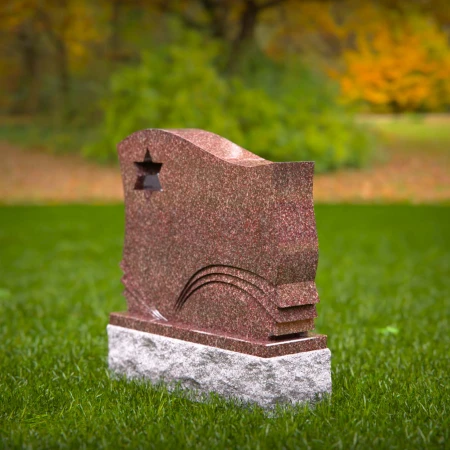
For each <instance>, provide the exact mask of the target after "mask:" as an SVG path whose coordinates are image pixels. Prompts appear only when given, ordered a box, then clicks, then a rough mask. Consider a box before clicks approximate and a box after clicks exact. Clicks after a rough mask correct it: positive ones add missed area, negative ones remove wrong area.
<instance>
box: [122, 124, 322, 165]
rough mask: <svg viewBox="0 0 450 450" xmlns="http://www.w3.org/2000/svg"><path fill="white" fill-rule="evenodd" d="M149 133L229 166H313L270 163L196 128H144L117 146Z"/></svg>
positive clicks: (213, 134) (298, 162)
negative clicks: (168, 137) (179, 141)
mask: <svg viewBox="0 0 450 450" xmlns="http://www.w3.org/2000/svg"><path fill="white" fill-rule="evenodd" d="M142 133H151V134H155V137H156V136H157V135H161V134H167V135H172V136H176V137H178V138H179V139H182V140H184V141H186V142H188V143H190V144H191V145H194V146H195V147H197V148H198V149H200V150H203V151H205V152H207V153H209V154H210V155H212V156H215V157H216V158H218V159H220V160H222V161H226V162H228V163H230V164H235V165H239V166H264V165H269V164H293V163H295V164H305V163H306V164H311V165H312V166H314V162H313V161H295V162H293V163H292V162H291V163H289V162H287V163H283V162H276V163H275V162H272V161H268V160H267V159H264V158H261V157H260V156H258V155H256V154H254V153H252V152H250V151H248V150H246V149H245V148H243V147H241V146H239V145H237V144H235V143H234V142H231V141H230V140H228V139H226V138H224V137H222V136H219V135H218V134H215V133H212V132H211V131H205V130H201V129H198V128H173V129H163V128H145V129H143V130H140V131H136V132H134V133H132V134H130V135H129V136H128V137H126V138H125V139H124V140H122V141H121V142H120V143H119V144H118V148H119V149H120V148H121V147H122V146H123V145H124V144H126V142H127V141H128V140H130V139H133V138H134V137H136V136H137V135H139V134H142Z"/></svg>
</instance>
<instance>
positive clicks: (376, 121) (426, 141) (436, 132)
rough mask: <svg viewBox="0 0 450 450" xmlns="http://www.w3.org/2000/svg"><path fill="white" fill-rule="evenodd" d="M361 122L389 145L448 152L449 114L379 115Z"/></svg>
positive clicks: (449, 138) (449, 135)
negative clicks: (436, 115)
mask: <svg viewBox="0 0 450 450" xmlns="http://www.w3.org/2000/svg"><path fill="white" fill-rule="evenodd" d="M363 122H365V123H367V124H369V125H371V126H372V127H373V128H374V129H375V130H377V131H378V132H380V133H381V136H382V137H384V138H385V139H386V141H387V145H388V146H389V145H390V146H399V145H400V146H401V147H402V148H411V149H412V150H421V151H427V150H443V151H448V152H450V115H448V116H442V117H436V119H435V120H433V117H430V118H429V120H427V117H426V116H399V117H392V116H391V117H387V118H383V117H380V116H377V117H374V118H372V119H371V118H370V116H369V117H367V118H365V119H364V120H363Z"/></svg>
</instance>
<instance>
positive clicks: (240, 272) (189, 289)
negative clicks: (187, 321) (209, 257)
mask: <svg viewBox="0 0 450 450" xmlns="http://www.w3.org/2000/svg"><path fill="white" fill-rule="evenodd" d="M223 269H230V270H231V271H235V272H236V273H235V274H230V273H226V272H224V271H223ZM208 270H214V272H210V273H206V274H205V275H202V273H203V272H206V271H208ZM248 275H252V276H253V277H255V278H257V279H258V280H259V281H260V282H262V283H260V284H262V285H263V286H262V287H261V286H258V285H257V284H255V283H254V282H253V281H250V280H248V279H246V278H248ZM214 276H221V277H226V278H229V279H231V280H229V281H220V280H214V281H207V282H204V283H202V284H201V285H200V286H197V287H195V288H194V286H195V285H196V284H197V283H198V282H199V281H201V280H205V279H208V278H211V277H214ZM234 280H238V281H240V282H241V283H244V285H245V286H248V287H252V288H255V289H257V290H258V291H259V292H260V293H261V294H262V296H265V295H267V294H268V293H269V292H270V291H272V289H273V288H272V287H271V285H270V283H269V282H268V281H267V280H266V279H264V278H263V277H261V276H260V275H258V274H255V273H253V272H251V271H249V270H246V269H240V268H238V267H234V266H227V265H210V266H206V267H203V268H201V269H200V270H197V271H196V272H195V273H194V274H193V275H192V276H191V277H190V278H189V280H188V282H187V283H186V285H185V286H184V288H183V289H182V291H181V293H180V295H179V297H178V299H177V301H176V303H175V308H176V309H177V310H180V309H181V308H182V307H183V305H184V304H185V303H186V301H187V299H188V298H189V297H190V296H191V295H192V294H193V293H194V292H196V291H198V290H199V289H200V288H202V287H203V286H206V285H208V284H211V283H221V284H226V285H229V286H233V287H235V288H237V289H240V290H241V291H243V292H245V293H246V294H248V295H250V296H251V297H252V298H253V299H254V300H256V301H258V302H260V301H259V299H258V298H257V297H256V296H255V295H253V294H252V293H251V292H249V291H248V290H246V289H244V288H242V287H240V286H238V285H236V284H235V283H234V282H233V281H234ZM267 291H269V292H267Z"/></svg>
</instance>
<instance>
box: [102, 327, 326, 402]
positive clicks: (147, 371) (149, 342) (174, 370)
mask: <svg viewBox="0 0 450 450" xmlns="http://www.w3.org/2000/svg"><path fill="white" fill-rule="evenodd" d="M107 330H108V339H109V355H108V363H109V367H110V369H111V370H112V371H113V372H115V373H117V374H121V375H125V376H126V377H128V378H143V379H148V380H149V381H151V382H152V383H159V382H164V383H167V385H168V387H169V388H173V387H175V386H180V387H181V388H183V389H188V390H189V391H191V392H194V393H195V394H208V393H212V392H214V393H217V394H219V395H221V396H223V397H226V398H234V399H238V400H240V401H243V402H250V403H257V404H259V405H260V406H262V407H265V408H272V407H274V406H275V405H276V404H280V403H281V404H282V403H290V404H297V403H305V402H309V403H314V402H316V401H318V400H320V399H321V398H323V396H324V395H325V394H331V352H330V350H329V349H327V348H326V349H320V350H313V351H309V352H302V353H296V354H290V355H284V356H277V357H272V358H261V357H259V356H253V355H248V354H244V353H237V352H233V351H229V350H224V349H221V348H216V347H210V346H207V345H202V344H197V343H193V342H188V341H182V340H179V339H174V338H170V337H166V336H160V335H157V334H152V333H147V332H143V331H137V330H133V329H128V328H123V327H119V326H116V325H108V328H107Z"/></svg>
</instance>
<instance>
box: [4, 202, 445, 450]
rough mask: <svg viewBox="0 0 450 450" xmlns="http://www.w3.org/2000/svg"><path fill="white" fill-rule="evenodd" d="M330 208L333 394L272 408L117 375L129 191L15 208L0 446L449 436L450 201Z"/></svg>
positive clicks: (325, 286) (232, 444) (259, 443)
mask: <svg viewBox="0 0 450 450" xmlns="http://www.w3.org/2000/svg"><path fill="white" fill-rule="evenodd" d="M316 213H317V221H318V228H319V239H320V264H319V273H318V277H317V282H318V287H319V293H320V296H321V300H322V303H321V304H320V305H319V319H318V320H317V329H318V331H319V332H321V333H325V334H328V336H329V347H330V349H331V351H332V354H333V361H332V366H333V396H332V397H331V399H330V400H326V401H324V402H322V403H321V404H319V405H318V406H317V407H316V408H315V409H314V410H308V409H307V408H302V407H300V408H297V409H289V410H286V411H283V412H280V414H279V415H278V416H276V417H272V418H268V417H266V416H265V415H264V414H263V412H262V411H261V410H260V409H258V408H247V409H246V408H243V407H240V406H238V405H235V404H233V403H231V402H226V401H223V400H220V399H217V398H212V399H211V401H210V402H209V403H207V404H197V403H192V402H190V401H189V400H187V399H185V398H183V396H182V395H180V394H177V393H175V394H168V393H167V392H166V391H165V390H164V388H162V387H159V388H153V387H151V386H149V385H146V384H144V383H137V382H126V381H125V380H118V379H113V378H112V377H111V376H110V375H109V373H108V370H107V366H106V356H107V341H106V332H105V327H106V324H107V322H108V313H109V312H110V311H120V310H124V309H125V300H124V299H123V297H122V296H121V290H122V287H121V284H120V276H121V273H120V270H119V268H118V262H119V260H120V257H121V247H122V239H123V207H121V206H58V207H18V206H16V207H2V208H0V289H1V290H0V322H1V325H0V395H1V402H0V439H1V441H0V442H1V443H0V447H1V448H18V447H26V448H42V449H48V448H55V447H61V448H102V447H109V448H119V447H123V446H129V447H132V448H163V447H164V448H170V449H178V448H203V449H211V448H258V449H262V448H267V449H269V448H270V449H272V448H325V449H334V448H336V449H349V448H361V449H367V448H377V449H383V448H390V449H406V448H408V449H410V448H426V449H430V448H449V446H450V375H449V370H450V357H449V355H450V352H449V348H450V333H449V321H450V318H449V317H450V298H449V284H448V282H449V263H450V236H449V233H448V224H449V223H450V208H449V207H443V206H426V207H425V206H423V207H419V206H407V205H400V206H399V205H397V206H351V205H344V206H343V205H341V206H327V205H319V206H318V207H316Z"/></svg>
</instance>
